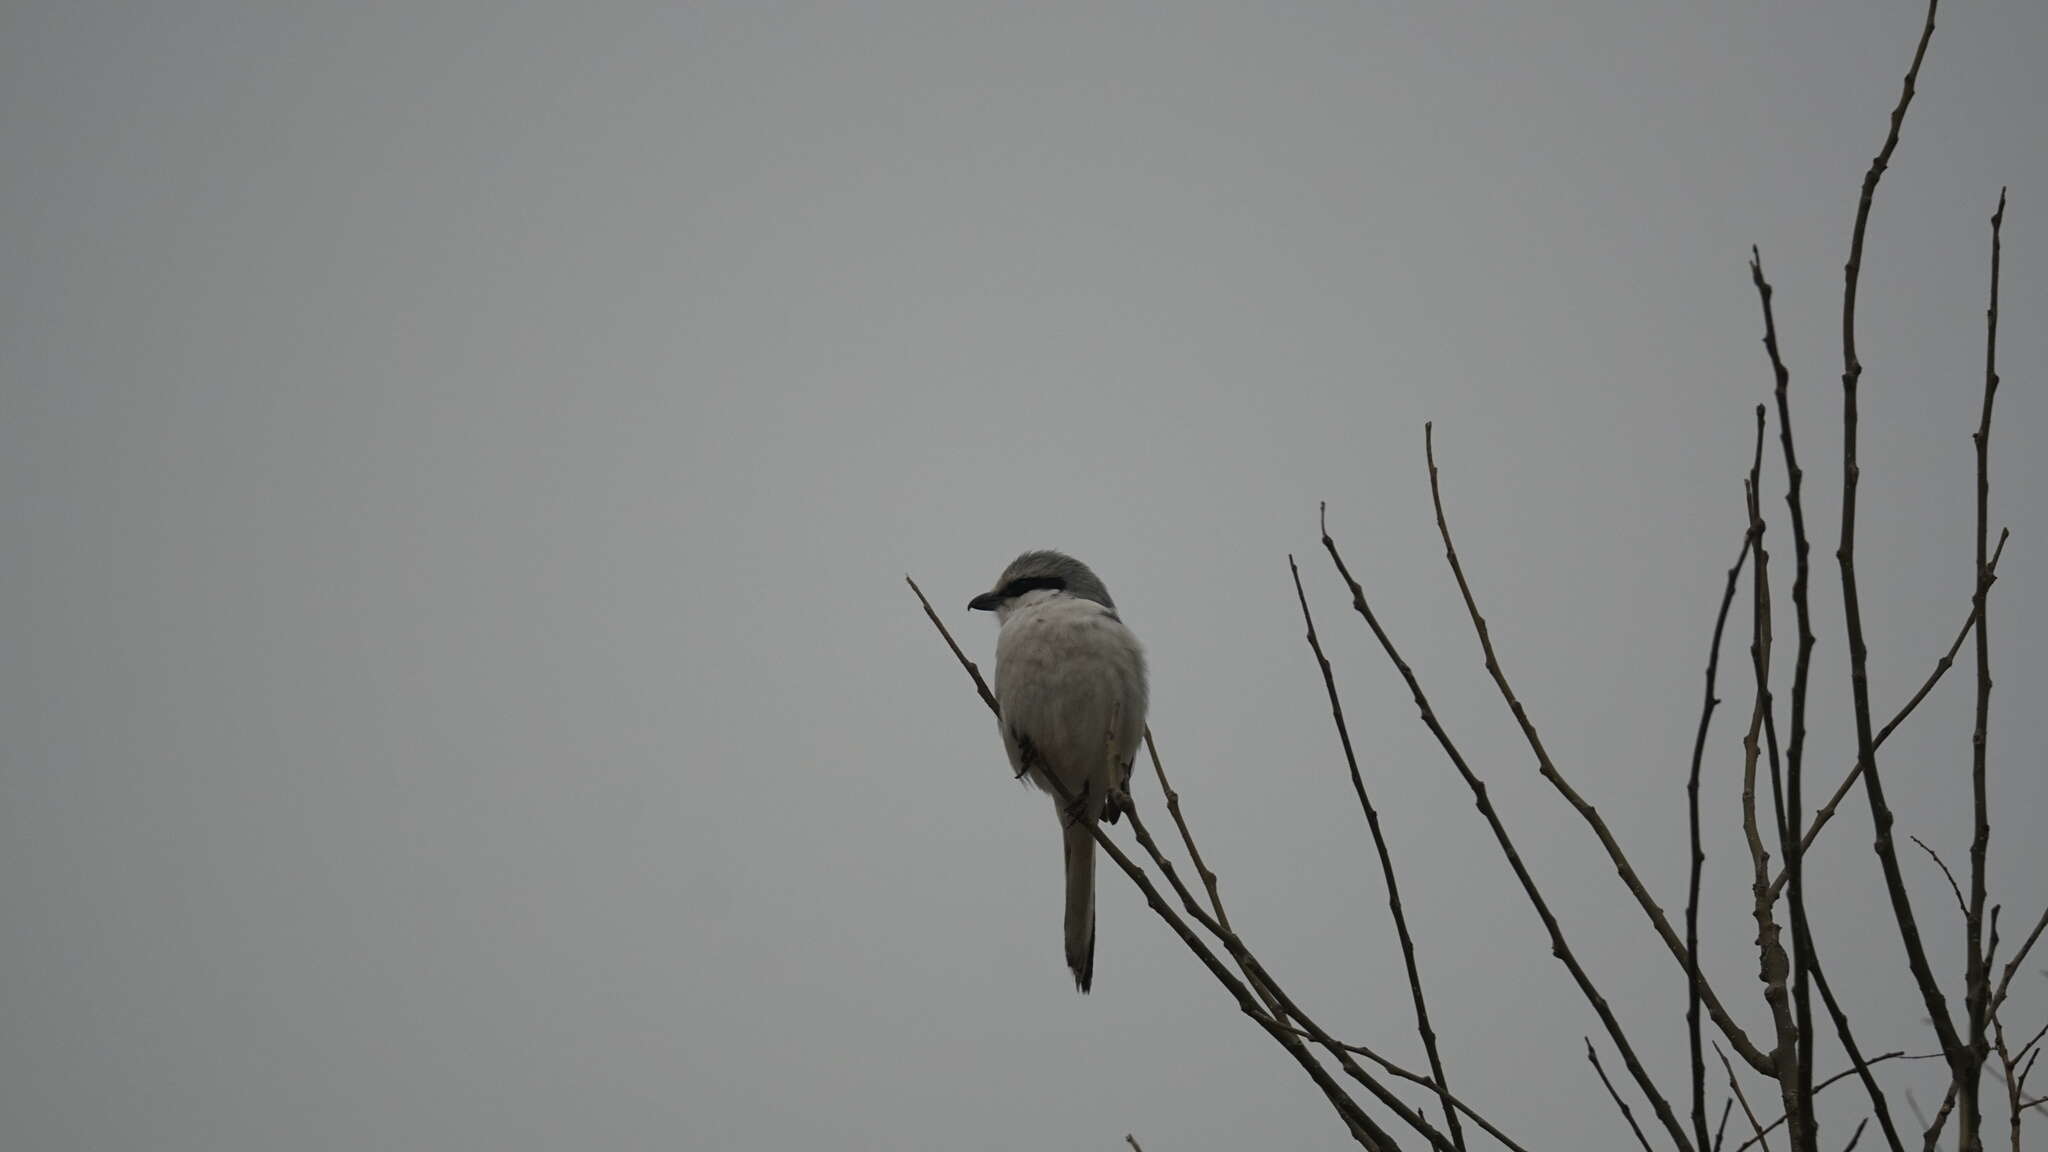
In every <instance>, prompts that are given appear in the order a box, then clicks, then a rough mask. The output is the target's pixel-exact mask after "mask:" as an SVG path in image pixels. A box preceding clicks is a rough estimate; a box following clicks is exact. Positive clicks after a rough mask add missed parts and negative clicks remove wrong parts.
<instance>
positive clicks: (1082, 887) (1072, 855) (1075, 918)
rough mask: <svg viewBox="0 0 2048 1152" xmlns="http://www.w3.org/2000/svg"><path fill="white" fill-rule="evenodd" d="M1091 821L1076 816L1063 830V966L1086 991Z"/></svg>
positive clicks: (1089, 977) (1091, 958)
mask: <svg viewBox="0 0 2048 1152" xmlns="http://www.w3.org/2000/svg"><path fill="white" fill-rule="evenodd" d="M1094 823H1095V822H1094V821H1093V820H1089V819H1085V818H1084V819H1080V820H1076V821H1074V822H1073V823H1072V824H1069V825H1068V826H1067V828H1066V830H1065V836H1066V856H1067V915H1066V929H1067V967H1068V968H1070V969H1072V970H1073V973H1074V987H1075V988H1077V989H1079V990H1080V991H1082V992H1086V991H1088V989H1089V987H1090V986H1091V985H1093V984H1094V982H1095V832H1094Z"/></svg>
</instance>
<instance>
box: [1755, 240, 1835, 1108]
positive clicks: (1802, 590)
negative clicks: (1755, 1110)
mask: <svg viewBox="0 0 2048 1152" xmlns="http://www.w3.org/2000/svg"><path fill="white" fill-rule="evenodd" d="M1749 257H1750V261H1749V272H1750V281H1751V283H1753V284H1754V285H1755V286H1756V290H1757V296H1758V298H1759V301H1760V303H1761V306H1762V308H1763V315H1764V350H1765V352H1767V353H1768V354H1769V356H1770V360H1771V380H1772V385H1773V387H1772V395H1773V396H1774V397H1775V398H1776V400H1777V404H1778V444H1779V447H1780V448H1781V449H1783V452H1784V456H1785V507H1786V509H1787V510H1788V511H1789V512H1790V513H1791V519H1792V559H1793V574H1792V609H1793V616H1794V618H1795V622H1796V623H1797V625H1798V629H1799V637H1798V648H1797V650H1796V652H1795V655H1794V658H1793V669H1792V732H1791V741H1790V743H1788V744H1787V745H1786V747H1785V791H1784V807H1785V812H1784V813H1783V814H1782V815H1781V817H1780V819H1779V822H1778V850H1779V851H1780V852H1782V853H1784V855H1785V866H1786V869H1787V872H1788V874H1789V875H1790V877H1791V881H1792V899H1791V908H1790V913H1791V921H1792V1017H1793V1028H1794V1034H1795V1035H1796V1036H1797V1038H1798V1045H1797V1046H1798V1053H1797V1062H1798V1067H1797V1070H1796V1072H1795V1083H1796V1090H1797V1092H1798V1094H1799V1100H1800V1102H1801V1103H1800V1107H1801V1109H1802V1115H1801V1117H1800V1128H1801V1130H1803V1131H1804V1132H1805V1133H1806V1147H1807V1148H1808V1149H1814V1148H1815V1147H1817V1142H1818V1141H1819V1139H1820V1134H1819V1123H1818V1121H1817V1119H1816V1117H1815V1116H1814V1113H1813V1103H1812V1101H1813V1049H1814V1031H1813V993H1812V982H1813V979H1812V972H1811V970H1810V969H1811V965H1812V952H1813V948H1812V936H1813V933H1812V931H1811V929H1810V927H1809V925H1808V923H1807V919H1806V890H1805V882H1804V871H1803V869H1802V868H1801V867H1800V856H1801V852H1800V850H1799V845H1798V844H1797V843H1796V842H1794V841H1793V838H1792V833H1793V831H1796V830H1797V829H1799V828H1801V827H1803V826H1804V825H1805V823H1806V816H1805V811H1806V809H1805V799H1804V795H1805V779H1806V772H1805V767H1806V699H1807V685H1808V682H1809V679H1810V675H1811V673H1812V670H1813V643H1814V638H1813V612H1812V609H1811V606H1810V604H1809V602H1808V597H1807V588H1808V585H1809V584H1810V582H1811V576H1812V565H1811V563H1810V556H1811V552H1812V544H1811V542H1810V541H1809V540H1808V539H1807V536H1806V505H1805V501H1804V500H1803V499H1802V498H1801V490H1802V488H1803V486H1804V483H1805V479H1806V473H1805V471H1804V470H1803V469H1801V468H1800V467H1799V453H1798V452H1797V451H1796V450H1795V449H1794V448H1793V444H1792V403H1791V388H1790V386H1791V378H1792V374H1791V372H1790V371H1789V370H1788V369H1787V368H1786V367H1785V358H1784V355H1783V353H1782V352H1781V351H1780V349H1779V347H1778V320H1777V314H1776V312H1775V311H1774V310H1773V308H1772V307H1771V296H1772V289H1771V285H1770V282H1769V281H1768V280H1766V279H1764V258H1763V253H1762V252H1761V251H1759V250H1758V249H1757V247H1756V246H1755V245H1751V246H1750V249H1749ZM1774 735H1775V734H1774ZM1768 899H1770V900H1772V901H1775V900H1776V899H1777V890H1776V888H1772V890H1771V891H1770V893H1769V895H1768Z"/></svg>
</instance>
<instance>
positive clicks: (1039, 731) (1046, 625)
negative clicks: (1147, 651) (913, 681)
mask: <svg viewBox="0 0 2048 1152" xmlns="http://www.w3.org/2000/svg"><path fill="white" fill-rule="evenodd" d="M995 691H996V702H997V703H998V704H999V705H1000V706H1001V708H1002V720H1001V723H1002V726H1003V744H1004V747H1006V748H1007V749H1008V750H1009V753H1010V766H1011V769H1012V770H1013V771H1019V772H1021V771H1023V769H1024V768H1025V767H1026V760H1025V749H1026V746H1027V745H1028V747H1029V748H1030V749H1031V750H1032V751H1034V752H1035V753H1036V755H1037V757H1038V759H1039V760H1040V761H1041V762H1042V764H1043V766H1044V767H1045V768H1046V769H1047V770H1050V771H1051V772H1052V773H1054V774H1055V775H1056V776H1058V777H1059V779H1060V780H1061V781H1062V782H1063V783H1064V784H1066V786H1067V788H1068V790H1069V791H1072V792H1075V793H1079V792H1080V790H1081V788H1082V787H1083V786H1084V785H1091V786H1090V787H1089V789H1088V791H1089V794H1090V796H1091V799H1092V800H1093V801H1094V802H1095V803H1096V804H1099V803H1100V799H1101V797H1102V796H1103V795H1104V794H1106V792H1107V790H1108V789H1109V788H1111V787H1113V786H1116V785H1117V784H1119V783H1120V782H1121V781H1120V775H1121V766H1122V765H1127V764H1129V763H1130V762H1131V759H1132V758H1133V757H1134V756H1136V754H1137V750H1138V744H1139V741H1140V740H1141V739H1142V738H1143V736H1144V732H1145V705H1146V687H1145V656H1144V651H1143V650H1142V649H1141V648H1140V647H1139V645H1138V638H1137V637H1136V636H1135V635H1133V634H1132V633H1131V630H1130V629H1129V628H1126V627H1125V626H1124V624H1123V622H1122V621H1121V620H1118V619H1117V618H1116V615H1115V613H1113V612H1111V611H1110V610H1109V609H1107V608H1105V607H1103V606H1102V605H1100V604H1097V603H1095V602H1093V601H1090V600H1081V599H1077V598H1075V597H1072V596H1065V595H1060V594H1056V593H1054V594H1047V595H1043V596H1033V597H1030V598H1026V599H1025V600H1023V601H1020V602H1019V603H1018V604H1017V605H1016V606H1015V607H1014V608H1013V609H1012V610H1011V611H1010V612H1009V614H1008V617H1007V619H1005V620H1004V622H1003V627H1002V631H1001V633H999V634H998V636H997V638H996V683H995ZM1112 718H1114V720H1115V724H1116V731H1115V732H1114V733H1111V732H1110V724H1111V721H1112ZM1041 786H1043V783H1042V782H1041ZM1048 790H1050V789H1048Z"/></svg>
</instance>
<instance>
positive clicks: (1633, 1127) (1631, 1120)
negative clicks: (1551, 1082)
mask: <svg viewBox="0 0 2048 1152" xmlns="http://www.w3.org/2000/svg"><path fill="white" fill-rule="evenodd" d="M1580 1039H1581V1040H1584V1041H1585V1042H1586V1060H1587V1062H1588V1063H1590V1064H1592V1065H1593V1071H1594V1073H1596V1074H1597V1075H1598V1076H1599V1077H1600V1085H1601V1087H1603V1088H1605V1089H1607V1095H1608V1098H1609V1099H1611V1100H1613V1101H1614V1106H1615V1107H1616V1108H1619V1109H1621V1118H1622V1119H1623V1120H1626V1121H1628V1130H1629V1131H1631V1132H1633V1133H1635V1134H1636V1143H1637V1144H1640V1145H1642V1149H1643V1152H1650V1141H1649V1140H1648V1139H1646V1138H1645V1137H1644V1136H1643V1126H1642V1125H1640V1124H1638V1123H1636V1116H1635V1113H1633V1112H1630V1111H1629V1110H1628V1101H1626V1100H1623V1099H1622V1098H1621V1093H1619V1092H1616V1091H1615V1090H1614V1081H1612V1080H1609V1079H1608V1078H1607V1069H1605V1068H1602V1067H1601V1066H1600V1054H1599V1053H1598V1052H1595V1051H1593V1038H1592V1037H1591V1036H1581V1037H1580Z"/></svg>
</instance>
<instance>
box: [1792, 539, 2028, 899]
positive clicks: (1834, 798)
mask: <svg viewBox="0 0 2048 1152" xmlns="http://www.w3.org/2000/svg"><path fill="white" fill-rule="evenodd" d="M2011 535H2012V533H2011V532H2009V531H2006V530H2003V529H2001V530H2000V531H1999V533H1998V547H1997V549H1996V550H1994V551H1993V552H1992V553H1991V578H1992V581H1993V582H1994V583H1995V582H1996V581H1997V579H1998V558H1999V557H2000V556H2002V555H2004V554H2005V542H2006V540H2007V539H2009V538H2010V537H2011ZM1976 624H1977V611H1976V608H1975V598H1974V597H1972V607H1971V610H1970V614H1969V615H1968V616H1966V617H1964V618H1963V626H1962V628H1961V629H1959V630H1958V631H1957V632H1956V638H1955V640H1954V641H1952V642H1951V643H1950V644H1949V646H1948V651H1947V652H1945V653H1943V654H1942V657H1941V659H1939V660H1936V661H1935V662H1934V670H1933V671H1932V672H1929V673H1928V674H1927V679H1925V680H1923V681H1921V682H1920V688H1919V690H1918V691H1916V692H1914V693H1913V695H1912V696H1911V697H1910V698H1908V699H1907V701H1906V702H1905V703H1904V704H1903V705H1900V707H1899V710H1898V711H1897V712H1895V713H1893V714H1892V718H1891V719H1890V720H1889V721H1887V722H1886V723H1885V726H1884V727H1882V728H1880V729H1878V730H1877V739H1876V741H1875V746H1876V747H1878V748H1882V747H1884V742H1885V741H1886V740H1888V739H1890V738H1891V734H1892V733H1893V732H1896V731H1898V729H1899V725H1901V724H1903V723H1905V722H1906V717H1908V716H1911V715H1912V714H1913V710H1914V709H1916V708H1918V707H1920V702H1921V701H1922V700H1925V699H1927V695H1928V693H1930V692H1932V691H1934V686H1935V685H1936V684H1938V683H1940V682H1941V678H1942V676H1943V675H1945V674H1946V673H1947V672H1948V670H1949V668H1950V667H1951V666H1953V665H1954V664H1955V661H1956V653H1958V652H1961V651H1962V650H1963V641H1964V640H1966V639H1968V638H1969V636H1970V633H1971V630H1972V629H1974V628H1975V627H1976ZM1861 779H1863V761H1862V760H1860V759H1859V760H1856V761H1854V762H1853V763H1851V764H1850V765H1849V771H1848V772H1847V773H1846V774H1845V775H1844V776H1843V777H1842V782H1841V783H1840V784H1837V785H1835V791H1834V794H1833V795H1831V796H1829V797H1828V801H1827V803H1825V804H1823V805H1821V806H1820V807H1819V808H1817V809H1815V810H1814V813H1813V821H1812V822H1811V823H1809V824H1808V825H1807V826H1806V835H1805V836H1802V837H1801V838H1800V840H1799V853H1800V854H1802V855H1803V854H1804V853H1805V852H1806V851H1807V849H1809V848H1812V847H1813V842H1814V840H1815V839H1817V838H1819V836H1820V830H1821V829H1822V828H1825V827H1827V824H1828V821H1830V820H1832V819H1834V816H1835V809H1836V808H1838V807H1839V806H1840V805H1841V803H1842V800H1843V798H1844V797H1846V796H1848V795H1849V789H1851V788H1854V787H1855V786H1856V782H1857V781H1858V780H1861ZM1791 878H1792V874H1791V869H1790V866H1789V864H1788V866H1787V867H1786V868H1784V869H1781V870H1780V871H1779V872H1778V875H1777V876H1776V877H1775V878H1773V879H1772V880H1771V896H1772V898H1773V899H1776V898H1777V896H1778V894H1779V893H1780V892H1782V891H1783V890H1784V888H1785V885H1786V883H1787V882H1788V881H1789V880H1790V879H1791Z"/></svg>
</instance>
